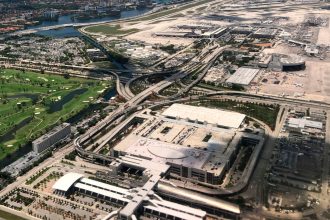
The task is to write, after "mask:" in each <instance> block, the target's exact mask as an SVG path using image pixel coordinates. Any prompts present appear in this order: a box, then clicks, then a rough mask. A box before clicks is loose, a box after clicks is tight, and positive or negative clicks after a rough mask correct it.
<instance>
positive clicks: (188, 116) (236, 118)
mask: <svg viewBox="0 0 330 220" xmlns="http://www.w3.org/2000/svg"><path fill="white" fill-rule="evenodd" d="M162 115H163V116H165V117H166V118H171V119H185V120H187V121H188V122H193V123H197V124H198V123H199V124H212V125H215V126H217V127H221V128H233V129H237V128H239V127H240V126H241V124H242V123H243V121H244V118H245V115H244V114H240V113H237V112H230V111H224V110H219V109H212V108H206V107H198V106H191V105H183V104H173V105H171V106H170V107H169V108H167V109H166V110H165V111H164V112H163V113H162Z"/></svg>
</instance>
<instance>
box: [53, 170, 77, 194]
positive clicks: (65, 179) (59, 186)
mask: <svg viewBox="0 0 330 220" xmlns="http://www.w3.org/2000/svg"><path fill="white" fill-rule="evenodd" d="M83 176H84V175H83V174H80V173H67V174H65V175H64V176H62V177H61V178H60V179H59V180H57V182H56V183H55V184H54V185H53V187H52V188H53V189H54V190H60V191H64V192H66V191H68V190H69V189H70V187H71V186H72V185H73V184H74V183H75V182H77V181H78V180H79V179H81V178H82V177H83Z"/></svg>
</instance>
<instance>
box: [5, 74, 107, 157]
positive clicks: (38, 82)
mask: <svg viewBox="0 0 330 220" xmlns="http://www.w3.org/2000/svg"><path fill="white" fill-rule="evenodd" d="M109 86H111V83H110V82H101V81H97V80H90V79H81V78H64V77H63V76H58V75H47V74H38V73H33V72H22V71H18V70H9V69H5V70H0V159H2V158H4V157H5V156H6V155H8V154H10V153H12V152H13V151H15V150H16V149H17V148H18V147H20V146H23V145H24V144H26V143H27V142H28V141H29V140H34V139H36V138H37V137H39V136H41V135H42V134H44V133H46V132H47V131H48V130H49V129H50V128H51V127H52V126H53V125H55V124H59V123H61V122H63V121H65V120H67V119H68V118H70V117H72V116H73V115H75V114H77V113H78V112H80V111H81V110H82V109H84V108H85V107H87V106H88V105H89V104H90V103H92V102H94V101H95V100H96V99H97V98H98V97H99V96H100V95H101V93H102V91H104V90H105V89H106V88H108V87H109Z"/></svg>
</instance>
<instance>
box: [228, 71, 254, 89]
mask: <svg viewBox="0 0 330 220" xmlns="http://www.w3.org/2000/svg"><path fill="white" fill-rule="evenodd" d="M258 73H259V69H257V68H250V67H240V68H239V69H237V70H236V72H235V73H234V74H233V75H231V76H230V77H229V78H228V79H227V81H226V83H227V84H228V85H233V84H235V85H240V86H248V85H249V84H250V83H251V81H252V80H253V79H254V78H255V77H256V75H257V74H258Z"/></svg>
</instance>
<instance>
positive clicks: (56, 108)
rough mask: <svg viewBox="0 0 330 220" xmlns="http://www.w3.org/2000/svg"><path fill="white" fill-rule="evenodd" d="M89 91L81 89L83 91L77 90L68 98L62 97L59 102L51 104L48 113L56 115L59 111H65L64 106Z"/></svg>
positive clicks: (68, 95)
mask: <svg viewBox="0 0 330 220" xmlns="http://www.w3.org/2000/svg"><path fill="white" fill-rule="evenodd" d="M86 91H87V89H86V88H81V89H76V90H73V91H71V92H70V93H69V94H67V95H66V96H64V97H62V99H61V100H59V101H57V102H51V103H50V104H49V105H48V107H49V108H48V113H54V112H57V111H61V110H62V109H63V106H64V105H65V104H66V103H68V102H70V101H71V100H72V99H73V98H74V97H75V96H77V95H81V94H83V93H85V92H86Z"/></svg>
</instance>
